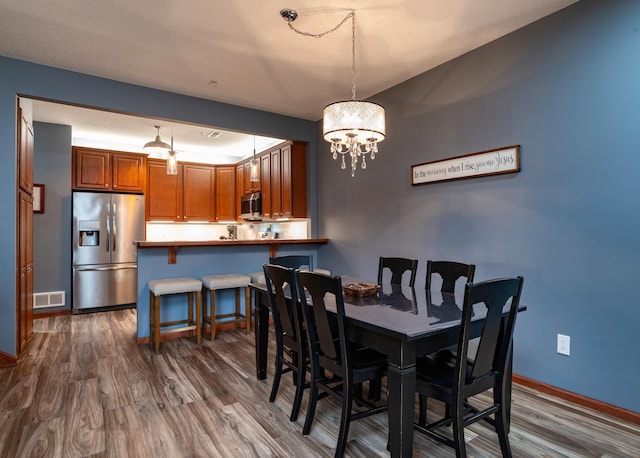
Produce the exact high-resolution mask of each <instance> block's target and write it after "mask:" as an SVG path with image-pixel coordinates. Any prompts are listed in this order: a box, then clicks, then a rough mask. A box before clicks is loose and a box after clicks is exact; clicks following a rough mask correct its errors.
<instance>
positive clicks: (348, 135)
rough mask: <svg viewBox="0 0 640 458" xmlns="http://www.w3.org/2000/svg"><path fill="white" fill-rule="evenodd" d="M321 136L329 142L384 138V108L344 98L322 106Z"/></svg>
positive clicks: (373, 141)
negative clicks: (342, 100)
mask: <svg viewBox="0 0 640 458" xmlns="http://www.w3.org/2000/svg"><path fill="white" fill-rule="evenodd" d="M323 136H324V139H325V140H326V141H328V142H331V143H335V142H338V143H344V144H346V143H349V142H352V141H353V140H351V139H355V140H356V141H358V142H359V143H362V144H365V143H367V142H368V143H375V142H380V141H382V140H384V137H385V115H384V108H382V106H381V105H378V104H377V103H373V102H365V101H362V100H346V101H344V102H335V103H332V104H329V105H327V106H326V107H325V108H324V116H323Z"/></svg>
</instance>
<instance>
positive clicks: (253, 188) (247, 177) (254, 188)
mask: <svg viewBox="0 0 640 458" xmlns="http://www.w3.org/2000/svg"><path fill="white" fill-rule="evenodd" d="M256 161H257V162H258V181H251V159H247V160H245V162H244V163H243V168H244V173H243V183H244V193H245V194H250V193H252V192H258V191H260V187H261V186H260V179H259V177H260V161H259V160H258V158H256Z"/></svg>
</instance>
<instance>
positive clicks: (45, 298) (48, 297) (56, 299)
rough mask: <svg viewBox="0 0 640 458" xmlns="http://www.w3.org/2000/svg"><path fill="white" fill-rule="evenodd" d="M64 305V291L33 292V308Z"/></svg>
mask: <svg viewBox="0 0 640 458" xmlns="http://www.w3.org/2000/svg"><path fill="white" fill-rule="evenodd" d="M46 307H64V291H49V292H48V293H34V294H33V308H34V309H41V308H46Z"/></svg>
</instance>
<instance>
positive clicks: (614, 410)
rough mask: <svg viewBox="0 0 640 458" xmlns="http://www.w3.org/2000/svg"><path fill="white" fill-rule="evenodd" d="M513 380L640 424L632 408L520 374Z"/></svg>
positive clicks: (639, 418) (639, 415)
mask: <svg viewBox="0 0 640 458" xmlns="http://www.w3.org/2000/svg"><path fill="white" fill-rule="evenodd" d="M513 382H514V383H517V384H518V385H522V386H526V387H528V388H533V389H534V390H538V391H541V392H543V393H547V394H551V395H553V396H555V397H557V398H560V399H564V400H566V401H570V402H573V403H575V404H579V405H581V406H584V407H588V408H590V409H593V410H597V411H598V412H602V413H605V414H608V415H611V416H612V417H616V418H620V419H621V420H625V421H628V422H630V423H634V424H636V425H640V413H638V412H633V411H631V410H627V409H623V408H622V407H617V406H614V405H611V404H607V403H606V402H602V401H598V400H596V399H592V398H588V397H586V396H582V395H581V394H576V393H572V392H571V391H567V390H563V389H562V388H558V387H555V386H552V385H547V384H546V383H542V382H538V381H537V380H533V379H530V378H527V377H523V376H522V375H518V374H513Z"/></svg>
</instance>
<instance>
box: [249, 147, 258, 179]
mask: <svg viewBox="0 0 640 458" xmlns="http://www.w3.org/2000/svg"><path fill="white" fill-rule="evenodd" d="M250 170H251V173H250V175H249V181H251V182H252V183H255V182H256V181H260V177H259V176H258V159H257V158H256V136H255V135H254V136H253V159H251V169H250Z"/></svg>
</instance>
